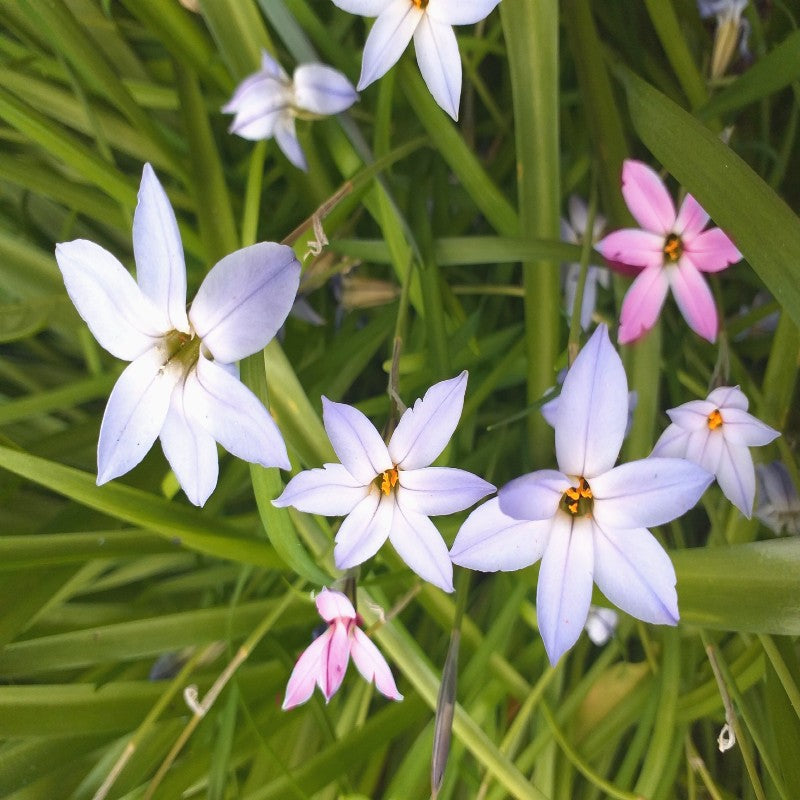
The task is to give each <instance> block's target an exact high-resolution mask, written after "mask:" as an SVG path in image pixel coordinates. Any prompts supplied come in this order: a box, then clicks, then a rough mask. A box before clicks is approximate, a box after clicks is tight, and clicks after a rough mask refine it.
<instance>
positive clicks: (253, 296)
mask: <svg viewBox="0 0 800 800" xmlns="http://www.w3.org/2000/svg"><path fill="white" fill-rule="evenodd" d="M133 252H134V258H135V260H136V281H135V280H134V279H133V278H132V277H131V275H130V273H129V272H128V271H127V270H126V269H125V267H123V266H122V264H121V263H120V262H119V261H118V260H117V259H116V258H115V257H114V256H113V255H112V254H111V253H109V252H108V251H107V250H105V249H104V248H102V247H100V246H99V245H97V244H95V243H94V242H89V241H86V240H85V239H76V240H75V241H72V242H63V243H61V244H59V245H57V246H56V260H57V261H58V266H59V268H60V269H61V272H62V275H63V277H64V284H65V285H66V288H67V293H68V294H69V296H70V298H71V299H72V302H73V303H74V304H75V307H76V308H77V309H78V313H79V314H80V315H81V317H83V319H84V320H85V322H86V324H87V325H88V326H89V329H90V330H91V331H92V333H93V334H94V336H95V338H96V339H97V341H98V342H99V343H100V344H101V345H102V346H103V347H104V348H105V349H106V350H108V352H109V353H111V354H112V355H114V356H116V357H117V358H121V359H123V360H125V361H130V362H131V364H130V365H129V366H128V367H127V368H126V369H125V370H124V371H123V373H122V375H120V377H119V380H118V381H117V383H116V384H115V385H114V388H113V390H112V392H111V396H110V397H109V399H108V405H107V406H106V410H105V413H104V415H103V422H102V424H101V426H100V439H99V442H98V445H97V483H98V484H103V483H106V482H107V481H110V480H112V479H113V478H116V477H118V476H120V475H122V474H124V473H126V472H128V470H130V469H132V468H133V467H135V466H136V465H137V464H138V463H139V462H140V461H141V460H142V459H143V458H144V456H145V454H146V453H147V451H148V450H149V449H150V448H151V447H152V445H153V442H154V441H155V440H156V438H160V439H161V446H162V448H163V450H164V455H165V456H166V457H167V460H168V461H169V463H170V466H171V467H172V469H173V470H174V472H175V475H176V476H177V478H178V481H179V483H180V485H181V487H182V488H183V490H184V491H185V492H186V495H187V497H188V498H189V499H190V500H191V501H192V503H194V504H195V505H199V506H201V505H203V504H204V503H205V501H206V500H207V499H208V497H209V495H210V494H211V492H212V491H213V490H214V487H215V486H216V484H217V474H218V470H219V465H218V462H217V446H216V442H219V443H220V444H221V445H222V446H223V447H224V448H225V449H226V450H228V451H229V452H230V453H233V454H234V455H236V456H238V457H239V458H243V459H244V460H245V461H252V462H255V463H258V464H262V465H264V466H267V467H274V466H280V467H283V468H284V469H288V468H289V466H290V465H289V459H288V456H287V453H286V446H285V445H284V443H283V437H282V436H281V434H280V432H279V431H278V428H277V426H276V425H275V423H274V422H273V420H272V418H271V417H270V415H269V414H268V413H267V411H266V409H265V408H264V406H263V405H261V403H260V402H259V400H258V399H257V398H256V396H255V395H254V394H253V393H252V392H251V391H250V390H249V389H247V388H246V387H245V386H244V385H243V384H242V383H241V382H240V381H239V380H238V377H237V373H236V366H235V364H234V362H236V361H238V360H239V359H242V358H244V357H245V356H248V355H250V354H252V353H255V352H257V351H258V350H261V349H262V348H263V347H264V346H265V345H266V344H267V343H268V342H269V340H270V339H272V337H273V336H274V335H275V331H276V330H277V329H278V328H279V327H280V326H281V325H282V324H283V321H284V319H286V315H287V314H288V313H289V309H290V308H291V306H292V301H293V300H294V297H295V294H296V293H297V286H298V283H299V280H300V263H299V262H298V260H297V259H296V258H295V255H294V251H293V250H292V249H291V248H290V247H286V246H285V245H280V244H275V243H274V242H261V243H259V244H255V245H253V246H252V247H245V248H244V249H242V250H237V251H236V252H235V253H231V254H230V255H227V256H225V258H223V259H222V260H221V261H220V262H219V263H218V264H217V265H216V266H214V267H213V268H212V269H211V271H210V272H209V273H208V275H206V277H205V279H204V280H203V283H202V284H201V286H200V289H199V290H198V292H197V295H196V297H195V299H194V302H193V303H192V305H191V308H190V309H189V311H188V314H187V311H186V266H185V264H184V259H183V247H182V244H181V237H180V233H179V231H178V222H177V220H176V218H175V213H174V212H173V210H172V206H171V205H170V203H169V200H168V198H167V195H166V193H165V192H164V189H163V188H162V187H161V184H160V183H159V182H158V178H156V175H155V173H154V172H153V169H152V168H151V166H150V165H149V164H145V167H144V171H143V173H142V183H141V186H140V188H139V202H138V204H137V206H136V212H135V214H134V218H133Z"/></svg>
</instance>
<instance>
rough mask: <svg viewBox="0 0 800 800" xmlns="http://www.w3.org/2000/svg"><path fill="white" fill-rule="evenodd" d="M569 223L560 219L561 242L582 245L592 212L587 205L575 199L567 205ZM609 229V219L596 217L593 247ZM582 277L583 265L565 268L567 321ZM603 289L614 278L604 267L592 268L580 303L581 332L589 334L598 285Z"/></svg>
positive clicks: (598, 215)
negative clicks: (607, 221)
mask: <svg viewBox="0 0 800 800" xmlns="http://www.w3.org/2000/svg"><path fill="white" fill-rule="evenodd" d="M568 210H569V221H567V220H565V219H564V218H563V217H562V218H561V239H562V241H565V242H570V244H583V242H584V240H585V238H586V228H587V226H588V224H589V219H588V217H589V212H588V208H587V207H586V202H585V201H584V200H583V199H582V198H580V197H578V196H576V195H572V196H571V197H570V198H569V204H568ZM605 226H606V218H605V217H604V216H602V214H596V215H595V218H594V225H592V244H594V243H595V242H596V241H597V240H598V239H599V238H600V236H601V235H602V233H603V228H605ZM580 277H581V265H580V264H578V263H573V264H562V265H561V279H562V281H563V284H564V303H565V304H566V307H567V318H568V319H570V320H571V319H572V309H573V308H574V307H575V295H576V294H577V293H578V281H579V280H580ZM598 284H600V286H602V287H603V288H604V289H608V287H609V286H610V285H611V274H610V273H609V271H608V270H607V269H606V268H605V267H597V266H593V265H591V264H590V265H589V269H588V270H587V271H586V283H584V286H583V301H582V302H581V328H583V330H588V328H589V325H590V324H591V321H592V314H593V313H594V307H595V305H596V303H597V285H598Z"/></svg>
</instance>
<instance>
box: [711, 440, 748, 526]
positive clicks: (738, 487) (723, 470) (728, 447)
mask: <svg viewBox="0 0 800 800" xmlns="http://www.w3.org/2000/svg"><path fill="white" fill-rule="evenodd" d="M723 441H724V440H723ZM715 474H716V476H717V483H718V484H719V488H720V489H722V493H723V494H724V495H725V497H727V498H728V500H730V501H731V503H733V504H734V505H735V506H736V508H738V509H739V511H741V512H742V514H744V515H745V516H746V517H747V519H750V517H751V516H752V515H753V501H754V500H755V496H756V471H755V467H753V457H752V456H751V455H750V451H749V450H748V449H747V447H746V446H745V445H737V444H733V443H732V442H728V441H724V444H723V446H722V448H721V453H720V458H719V462H718V464H717V469H716V473H715Z"/></svg>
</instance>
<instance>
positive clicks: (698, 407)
mask: <svg viewBox="0 0 800 800" xmlns="http://www.w3.org/2000/svg"><path fill="white" fill-rule="evenodd" d="M716 408H718V406H715V405H714V404H713V403H709V402H708V400H690V401H689V402H688V403H684V404H683V405H680V406H678V407H677V408H671V409H669V410H668V411H667V416H668V417H669V418H670V419H671V420H672V422H674V423H675V425H677V426H678V427H679V428H682V429H683V430H685V431H691V432H694V431H700V430H708V415H709V414H710V413H711V412H712V411H714V409H716Z"/></svg>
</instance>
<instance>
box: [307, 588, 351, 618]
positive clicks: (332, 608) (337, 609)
mask: <svg viewBox="0 0 800 800" xmlns="http://www.w3.org/2000/svg"><path fill="white" fill-rule="evenodd" d="M315 602H316V605H317V611H319V615H320V616H321V617H322V619H324V620H325V622H333V621H334V620H335V619H355V618H356V610H355V609H354V608H353V604H352V603H351V602H350V600H349V599H348V597H347V595H345V594H342V592H337V591H335V590H331V589H326V588H324V589H323V590H322V591H321V592H320V593H319V594H318V595H317V597H316V600H315Z"/></svg>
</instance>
